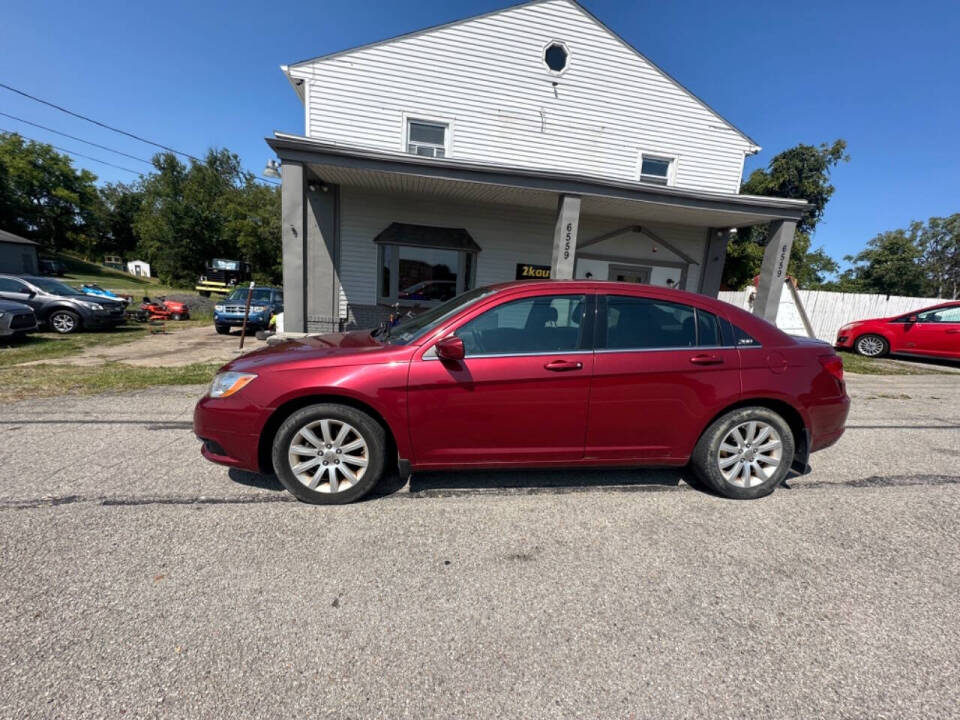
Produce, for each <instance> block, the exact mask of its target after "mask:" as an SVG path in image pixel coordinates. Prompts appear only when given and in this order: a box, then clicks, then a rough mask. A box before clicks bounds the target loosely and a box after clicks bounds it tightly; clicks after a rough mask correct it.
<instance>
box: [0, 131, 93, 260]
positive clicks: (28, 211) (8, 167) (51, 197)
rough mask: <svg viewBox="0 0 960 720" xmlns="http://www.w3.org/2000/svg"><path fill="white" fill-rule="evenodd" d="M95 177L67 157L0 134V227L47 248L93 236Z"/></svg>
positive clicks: (70, 245) (74, 245)
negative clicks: (74, 164) (77, 166)
mask: <svg viewBox="0 0 960 720" xmlns="http://www.w3.org/2000/svg"><path fill="white" fill-rule="evenodd" d="M96 180H97V176H96V175H94V174H93V173H92V172H90V171H89V170H83V169H79V170H78V169H77V168H74V167H73V161H72V160H71V158H70V157H69V156H67V155H63V154H61V153H58V152H57V151H56V150H54V149H53V147H51V146H50V145H47V144H45V143H38V142H33V141H32V140H25V139H24V138H23V137H22V136H21V135H18V134H17V133H0V227H2V228H3V229H5V230H8V231H10V232H13V233H16V234H18V235H22V236H24V237H28V238H31V239H33V240H36V241H37V242H39V243H41V245H44V246H45V247H47V248H49V249H51V250H63V249H75V248H78V247H83V246H84V245H85V244H86V243H88V241H89V237H90V235H91V233H96V232H97V217H98V212H99V205H100V198H99V195H98V194H97V188H96V185H95V184H94V183H95V182H96Z"/></svg>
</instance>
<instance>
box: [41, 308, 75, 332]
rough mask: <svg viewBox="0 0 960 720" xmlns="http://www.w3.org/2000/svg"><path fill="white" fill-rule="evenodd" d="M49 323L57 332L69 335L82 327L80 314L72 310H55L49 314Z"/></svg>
mask: <svg viewBox="0 0 960 720" xmlns="http://www.w3.org/2000/svg"><path fill="white" fill-rule="evenodd" d="M47 325H48V326H49V327H50V329H51V330H53V331H54V332H55V333H59V334H60V335H69V334H70V333H72V332H76V331H77V330H79V329H80V316H79V315H77V314H76V313H75V312H73V311H72V310H54V311H53V312H52V313H50V314H49V315H48V316H47Z"/></svg>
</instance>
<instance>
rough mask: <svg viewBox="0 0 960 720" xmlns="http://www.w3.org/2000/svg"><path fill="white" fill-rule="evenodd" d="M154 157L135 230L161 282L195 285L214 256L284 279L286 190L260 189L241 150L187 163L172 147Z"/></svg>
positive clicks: (211, 153) (215, 153)
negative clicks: (283, 209) (282, 226)
mask: <svg viewBox="0 0 960 720" xmlns="http://www.w3.org/2000/svg"><path fill="white" fill-rule="evenodd" d="M153 162H154V166H155V167H156V169H157V171H156V172H155V173H152V174H151V175H149V176H148V177H147V178H146V179H145V180H144V182H143V184H142V188H141V190H142V198H141V204H140V209H139V211H138V212H137V213H136V220H135V221H134V231H135V233H136V235H137V236H138V238H139V241H140V242H139V249H140V250H141V251H142V252H143V254H144V255H145V259H146V260H147V261H148V262H150V264H151V265H152V266H153V267H155V268H156V270H157V274H158V275H159V277H160V278H161V280H163V281H164V282H168V283H171V284H175V285H181V286H189V285H192V284H193V283H194V282H195V281H196V279H197V276H198V275H199V273H200V272H201V270H202V269H203V267H204V265H205V263H206V261H208V260H209V259H210V258H213V257H227V258H239V259H242V260H245V261H247V262H250V263H251V264H252V265H253V268H254V271H255V272H256V273H258V276H259V277H261V278H262V279H270V280H275V279H277V278H278V277H279V274H280V270H279V268H280V262H281V259H280V202H279V195H278V193H277V192H276V191H275V190H272V189H269V188H261V187H259V186H258V185H257V184H256V182H255V179H254V175H253V174H252V173H249V172H246V171H244V170H243V169H242V167H241V165H240V158H239V157H237V155H235V154H234V153H231V152H229V151H228V150H225V149H220V150H210V151H209V152H208V153H207V156H206V157H205V158H204V160H203V161H202V162H191V164H190V165H189V166H187V165H185V164H184V163H182V162H181V161H180V160H179V159H177V157H176V156H175V155H173V154H171V153H165V154H158V155H156V156H155V157H154V160H153Z"/></svg>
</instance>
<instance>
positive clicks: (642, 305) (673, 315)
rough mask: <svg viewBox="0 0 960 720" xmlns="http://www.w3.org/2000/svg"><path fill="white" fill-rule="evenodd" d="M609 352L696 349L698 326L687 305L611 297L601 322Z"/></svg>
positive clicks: (648, 299) (620, 296) (604, 340)
mask: <svg viewBox="0 0 960 720" xmlns="http://www.w3.org/2000/svg"><path fill="white" fill-rule="evenodd" d="M601 328H602V330H603V331H604V332H602V333H601V334H602V335H604V337H602V338H601V340H600V345H599V346H600V347H601V348H605V349H607V350H664V349H679V348H688V347H695V346H696V344H697V325H696V315H695V313H694V309H693V308H692V307H690V306H688V305H680V304H679V303H672V302H666V301H664V300H656V299H654V298H643V297H632V296H627V295H608V296H607V298H606V320H605V322H604V321H601Z"/></svg>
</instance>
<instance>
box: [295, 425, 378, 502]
mask: <svg viewBox="0 0 960 720" xmlns="http://www.w3.org/2000/svg"><path fill="white" fill-rule="evenodd" d="M287 460H288V461H289V463H290V470H291V471H292V472H293V475H294V477H295V478H297V480H298V481H299V482H300V483H302V484H303V485H304V486H306V487H307V488H309V489H310V490H314V491H315V492H322V493H338V492H343V491H345V490H349V489H350V488H352V487H353V486H354V485H356V484H357V482H359V481H360V479H361V478H362V477H363V476H364V473H366V471H367V465H368V464H369V462H370V453H369V449H368V447H367V441H366V440H364V438H363V436H362V435H361V434H360V432H359V431H358V430H357V429H356V428H355V427H353V425H350V424H349V423H346V422H344V421H343V420H337V419H334V418H324V419H322V420H315V421H313V422H311V423H308V424H307V425H304V426H303V427H302V428H300V429H299V430H298V431H297V432H296V434H294V436H293V439H292V440H291V441H290V446H289V448H288V449H287Z"/></svg>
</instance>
